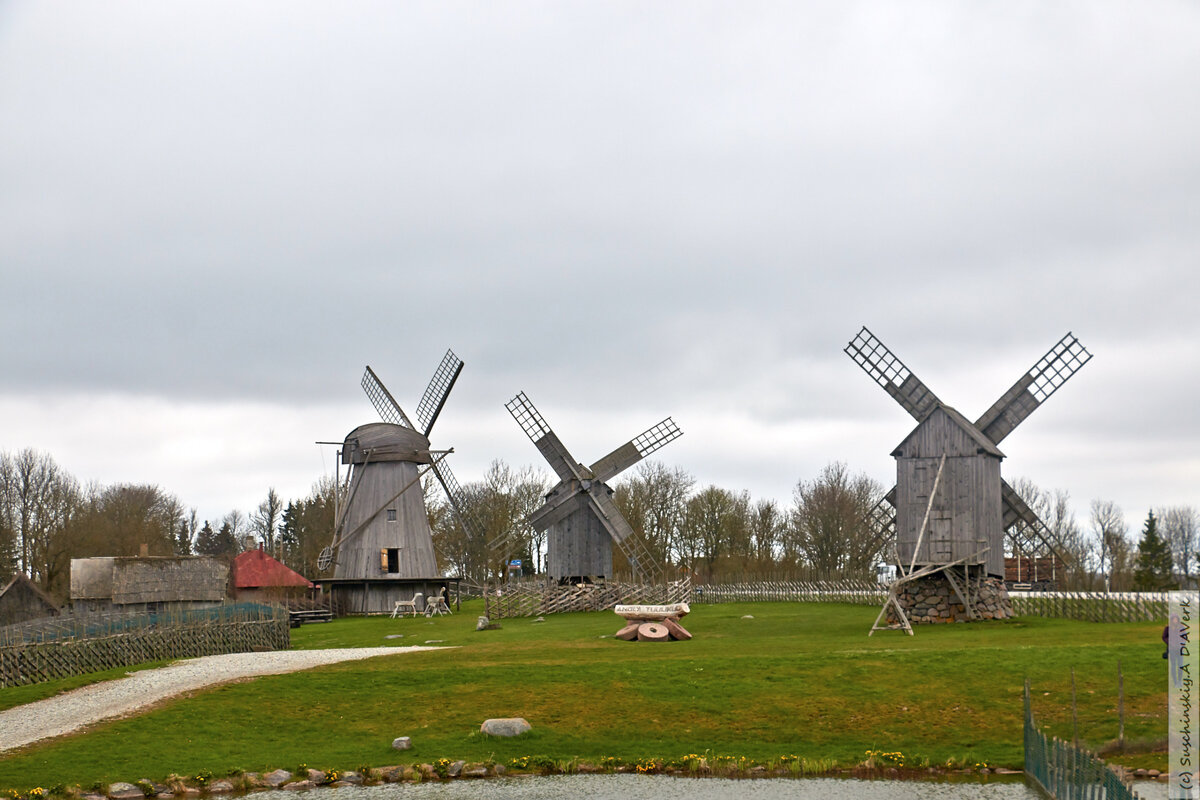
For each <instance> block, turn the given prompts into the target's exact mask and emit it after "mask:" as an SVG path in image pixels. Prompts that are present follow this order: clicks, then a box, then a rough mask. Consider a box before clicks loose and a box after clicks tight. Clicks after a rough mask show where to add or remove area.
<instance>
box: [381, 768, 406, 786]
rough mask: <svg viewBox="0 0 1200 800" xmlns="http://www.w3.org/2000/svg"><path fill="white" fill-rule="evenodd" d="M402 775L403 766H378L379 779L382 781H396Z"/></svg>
mask: <svg viewBox="0 0 1200 800" xmlns="http://www.w3.org/2000/svg"><path fill="white" fill-rule="evenodd" d="M403 777H404V767H401V766H392V767H380V768H379V779H380V780H381V781H383V782H384V783H398V782H399V781H400V780H401V779H402V778H403Z"/></svg>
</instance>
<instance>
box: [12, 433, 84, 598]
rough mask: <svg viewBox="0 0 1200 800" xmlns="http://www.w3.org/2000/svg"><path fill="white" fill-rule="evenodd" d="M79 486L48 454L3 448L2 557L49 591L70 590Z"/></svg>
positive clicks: (60, 594) (59, 592) (64, 592)
mask: <svg viewBox="0 0 1200 800" xmlns="http://www.w3.org/2000/svg"><path fill="white" fill-rule="evenodd" d="M80 505H81V493H80V490H79V485H78V483H77V482H76V480H75V478H73V477H72V476H71V475H69V474H68V473H66V472H64V471H63V470H62V469H61V468H59V466H58V464H56V463H55V461H54V459H53V458H51V457H50V456H49V455H48V454H46V453H42V452H39V451H36V450H32V449H25V450H22V451H20V452H19V453H17V454H16V455H9V454H7V453H0V559H2V560H6V561H8V562H9V566H10V569H9V570H8V571H6V573H5V574H6V575H7V574H11V572H12V571H13V570H15V569H20V570H21V571H22V572H24V573H25V574H26V575H28V576H29V577H30V578H31V579H32V580H34V581H36V582H38V583H39V584H41V586H42V588H43V589H45V590H46V591H48V592H50V593H52V594H54V595H56V596H59V597H63V596H65V594H66V590H67V586H66V582H67V578H68V575H69V569H70V558H71V550H72V542H71V533H72V528H71V523H72V520H73V519H74V517H75V515H76V514H77V513H78V511H79V508H80Z"/></svg>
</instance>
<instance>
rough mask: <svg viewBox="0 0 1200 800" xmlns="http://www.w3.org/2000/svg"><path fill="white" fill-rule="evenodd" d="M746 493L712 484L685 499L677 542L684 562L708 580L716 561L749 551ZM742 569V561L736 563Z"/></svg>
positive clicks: (714, 572) (748, 502)
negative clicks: (683, 556) (683, 553)
mask: <svg viewBox="0 0 1200 800" xmlns="http://www.w3.org/2000/svg"><path fill="white" fill-rule="evenodd" d="M749 509H750V493H749V492H745V491H743V492H732V491H730V490H728V489H722V488H720V487H718V486H715V485H712V486H709V487H707V488H706V489H703V490H701V491H699V492H697V493H696V494H695V495H693V496H692V497H691V498H689V499H688V501H687V505H686V507H685V510H684V515H683V527H682V530H681V536H680V541H681V543H682V545H683V548H682V549H683V551H684V552H685V553H686V564H687V566H688V567H690V568H691V569H692V570H693V571H696V572H700V573H701V574H702V575H703V577H704V578H705V580H709V581H711V580H712V579H713V578H714V576H715V575H716V573H717V564H718V561H719V560H721V559H722V558H726V559H728V557H730V556H735V555H744V554H745V553H747V552H748V551H749V539H750V537H749V525H748V524H747V522H748V518H749ZM739 566H741V567H743V568H744V564H742V565H739Z"/></svg>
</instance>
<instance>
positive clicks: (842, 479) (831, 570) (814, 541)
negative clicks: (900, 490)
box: [788, 461, 883, 578]
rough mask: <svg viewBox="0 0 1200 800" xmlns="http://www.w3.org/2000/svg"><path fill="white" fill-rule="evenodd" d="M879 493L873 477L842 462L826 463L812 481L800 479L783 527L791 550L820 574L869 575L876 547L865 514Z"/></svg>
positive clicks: (877, 551) (873, 562)
mask: <svg viewBox="0 0 1200 800" xmlns="http://www.w3.org/2000/svg"><path fill="white" fill-rule="evenodd" d="M882 496H883V486H882V485H880V483H879V482H878V481H876V480H874V479H873V478H871V477H869V476H868V475H866V474H865V473H859V474H858V475H851V474H850V470H849V468H848V467H847V466H846V465H845V464H844V463H843V462H841V461H834V462H832V463H830V464H828V465H827V466H826V467H825V468H824V469H823V470H821V474H820V475H818V476H817V477H816V478H815V479H814V480H811V481H804V480H801V481H800V482H799V483H797V484H796V488H795V489H794V490H793V492H792V498H793V503H794V505H793V508H792V514H791V525H790V530H789V532H788V535H789V536H790V537H792V539H793V542H794V547H795V549H796V551H798V552H799V553H800V555H801V556H802V557H803V558H804V559H805V560H806V561H807V562H808V563H809V564H810V565H811V566H812V567H813V569H814V570H815V571H816V572H817V574H818V575H820V576H821V577H822V578H830V577H833V576H835V575H837V574H840V573H849V574H852V575H857V576H873V575H874V571H875V564H876V561H877V559H878V556H879V549H878V547H877V546H876V545H874V544H873V541H874V533H873V532H872V531H871V529H870V527H869V526H868V524H867V522H866V519H867V513H868V512H869V511H870V510H871V508H872V507H874V505H875V504H876V503H877V502H879V499H880V498H881V497H882Z"/></svg>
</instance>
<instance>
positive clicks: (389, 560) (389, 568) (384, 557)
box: [379, 547, 400, 574]
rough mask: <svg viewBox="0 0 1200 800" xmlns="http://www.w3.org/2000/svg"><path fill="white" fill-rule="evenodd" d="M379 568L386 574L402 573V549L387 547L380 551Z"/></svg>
mask: <svg viewBox="0 0 1200 800" xmlns="http://www.w3.org/2000/svg"><path fill="white" fill-rule="evenodd" d="M379 566H380V567H381V568H382V569H383V571H384V572H390V573H393V574H395V573H397V572H399V571H400V548H398V547H385V548H383V549H382V550H380V551H379Z"/></svg>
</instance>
